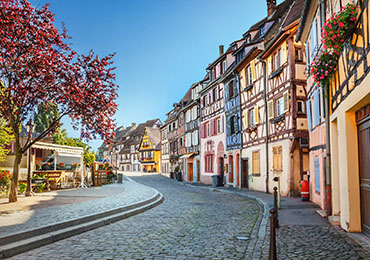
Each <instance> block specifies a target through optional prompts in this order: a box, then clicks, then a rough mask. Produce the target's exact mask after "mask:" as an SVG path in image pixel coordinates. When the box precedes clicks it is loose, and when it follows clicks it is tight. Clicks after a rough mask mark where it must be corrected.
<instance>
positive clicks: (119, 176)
mask: <svg viewBox="0 0 370 260" xmlns="http://www.w3.org/2000/svg"><path fill="white" fill-rule="evenodd" d="M122 180H123V175H122V174H120V173H119V174H118V180H117V182H118V183H122Z"/></svg>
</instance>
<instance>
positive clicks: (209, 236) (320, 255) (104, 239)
mask: <svg viewBox="0 0 370 260" xmlns="http://www.w3.org/2000/svg"><path fill="white" fill-rule="evenodd" d="M132 178H133V179H134V180H136V181H138V182H140V183H143V184H145V185H149V186H151V187H153V188H155V189H157V190H158V191H160V192H162V193H163V194H164V195H165V197H166V200H165V201H164V203H162V204H161V205H159V206H157V207H155V208H154V209H151V210H149V211H146V212H144V213H142V214H140V215H136V216H134V217H131V218H128V219H125V220H122V221H119V222H116V223H114V224H112V225H109V226H105V227H102V228H99V229H96V230H93V231H90V232H87V233H84V234H81V235H78V236H75V237H71V238H68V239H65V240H62V241H59V242H57V243H54V244H51V245H48V246H45V247H42V248H39V249H35V250H32V251H29V252H27V253H24V254H21V255H18V256H15V257H13V258H11V259H30V260H32V259H55V257H56V256H58V260H62V259H267V258H268V249H269V227H268V225H267V226H266V225H262V226H261V227H260V228H259V223H260V222H261V216H262V207H261V206H260V205H259V204H258V203H257V202H256V201H255V200H250V199H248V198H245V197H240V196H237V195H234V194H230V193H223V192H217V191H211V190H209V189H202V188H199V187H193V186H189V185H182V184H180V183H178V182H176V181H174V180H170V179H168V178H164V177H161V176H158V175H144V176H137V177H132ZM261 230H263V231H265V233H264V232H262V233H263V234H265V237H262V238H258V235H257V234H258V233H260V234H261V232H260V231H261ZM277 232H278V235H277V241H278V242H277V248H278V259H310V260H311V259H368V258H367V257H366V256H365V254H364V253H363V252H362V250H361V249H358V248H356V247H355V245H354V244H351V242H348V241H347V240H346V239H344V237H345V235H343V232H342V231H340V230H339V229H336V228H335V227H332V226H328V225H326V226H317V225H281V227H280V229H279V230H278V231H277ZM236 236H245V237H247V238H248V240H237V239H236Z"/></svg>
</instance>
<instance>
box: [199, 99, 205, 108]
mask: <svg viewBox="0 0 370 260" xmlns="http://www.w3.org/2000/svg"><path fill="white" fill-rule="evenodd" d="M200 106H201V107H203V106H204V103H203V97H201V98H200Z"/></svg>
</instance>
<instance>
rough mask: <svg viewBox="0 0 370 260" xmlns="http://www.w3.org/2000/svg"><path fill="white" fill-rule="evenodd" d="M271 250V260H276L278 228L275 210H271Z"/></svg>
mask: <svg viewBox="0 0 370 260" xmlns="http://www.w3.org/2000/svg"><path fill="white" fill-rule="evenodd" d="M270 214H271V215H270V250H269V260H276V227H275V218H276V210H275V209H274V208H271V209H270Z"/></svg>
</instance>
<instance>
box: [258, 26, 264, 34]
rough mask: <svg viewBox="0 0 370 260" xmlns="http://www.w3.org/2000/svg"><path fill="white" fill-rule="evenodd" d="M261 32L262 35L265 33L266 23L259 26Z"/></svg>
mask: <svg viewBox="0 0 370 260" xmlns="http://www.w3.org/2000/svg"><path fill="white" fill-rule="evenodd" d="M259 33H260V36H263V35H265V25H262V26H261V27H260V28H259Z"/></svg>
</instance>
